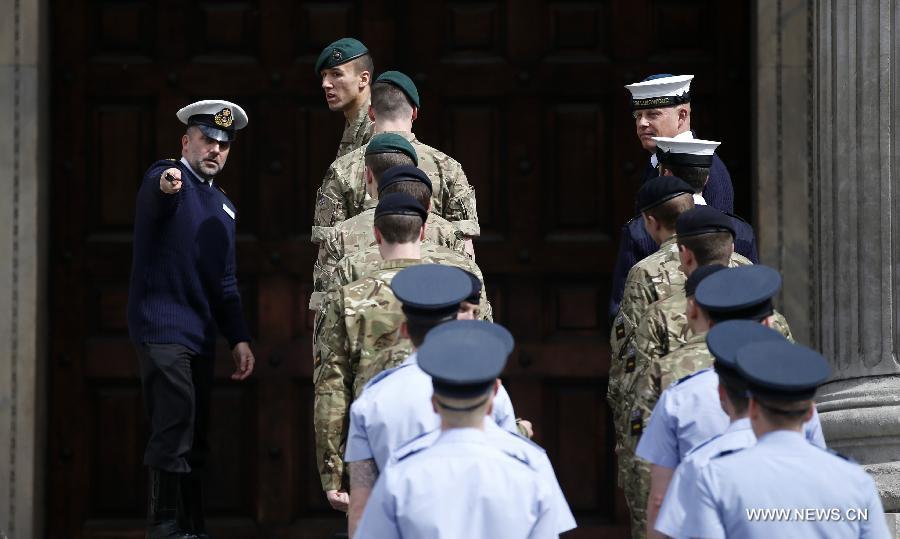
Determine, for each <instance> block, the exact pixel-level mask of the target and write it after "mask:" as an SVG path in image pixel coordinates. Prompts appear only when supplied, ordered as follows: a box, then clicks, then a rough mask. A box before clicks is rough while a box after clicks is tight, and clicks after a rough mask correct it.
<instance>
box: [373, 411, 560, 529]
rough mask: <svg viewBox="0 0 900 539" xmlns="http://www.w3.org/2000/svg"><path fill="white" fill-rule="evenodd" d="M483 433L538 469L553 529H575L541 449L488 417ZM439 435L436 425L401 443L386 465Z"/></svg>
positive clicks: (498, 445) (544, 453)
mask: <svg viewBox="0 0 900 539" xmlns="http://www.w3.org/2000/svg"><path fill="white" fill-rule="evenodd" d="M484 433H485V435H486V436H487V441H488V443H489V444H491V445H492V446H494V447H496V448H498V449H501V450H503V451H505V452H507V453H510V454H513V455H518V456H519V459H520V460H525V461H527V462H528V463H529V464H530V465H531V467H532V468H534V469H535V470H536V471H537V472H538V475H539V476H540V478H541V480H542V481H544V482H545V483H546V484H547V485H548V486H549V487H550V499H549V503H550V508H549V511H548V513H547V518H548V519H549V520H550V522H551V523H552V529H553V530H555V531H556V532H557V533H563V532H566V531H569V530H571V529H574V528H575V526H576V524H575V517H574V516H573V515H572V511H571V510H570V509H569V504H568V502H566V497H565V495H564V494H563V492H562V489H561V488H560V487H559V481H558V480H557V479H556V473H555V472H554V471H553V465H552V464H551V463H550V459H549V458H548V457H547V452H546V451H544V448H542V447H541V446H539V445H537V444H536V443H534V442H532V441H531V440H529V439H528V438H525V437H524V436H522V435H520V434H517V433H512V432H509V431H507V430H504V429H501V428H500V427H498V426H497V424H496V423H494V422H493V421H491V420H489V419H485V422H484ZM440 434H441V429H440V428H438V429H435V430H433V431H431V432H426V433H425V434H423V435H421V436H419V437H418V438H414V439H412V440H411V441H409V442H407V443H405V444H403V445H402V446H401V447H399V448H398V449H397V450H396V451H395V452H394V454H393V457H392V458H391V460H390V462H389V463H388V466H391V465H392V463H396V462H397V461H398V460H402V459H403V458H404V457H406V456H407V455H409V454H411V453H415V452H416V451H420V450H422V449H424V448H426V447H431V446H432V445H434V443H435V442H436V441H437V440H438V437H439V436H440Z"/></svg>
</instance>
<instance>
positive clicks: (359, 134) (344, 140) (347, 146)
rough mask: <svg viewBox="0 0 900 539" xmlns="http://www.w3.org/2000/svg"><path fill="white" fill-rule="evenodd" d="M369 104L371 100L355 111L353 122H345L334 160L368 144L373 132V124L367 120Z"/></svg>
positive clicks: (367, 100)
mask: <svg viewBox="0 0 900 539" xmlns="http://www.w3.org/2000/svg"><path fill="white" fill-rule="evenodd" d="M371 104H372V101H371V99H366V102H365V104H364V105H363V106H362V107H360V108H359V110H358V111H356V117H355V118H353V121H350V120H347V121H346V123H345V124H344V133H343V134H342V135H341V143H340V144H339V145H338V151H337V156H335V159H338V158H339V157H341V156H342V155H346V154H348V153H350V152H352V151H353V150H355V149H357V148H359V147H361V146H364V145H366V144H368V143H369V139H371V138H372V135H373V134H374V132H375V124H373V123H372V120H370V119H369V105H371Z"/></svg>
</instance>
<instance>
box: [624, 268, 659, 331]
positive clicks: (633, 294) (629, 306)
mask: <svg viewBox="0 0 900 539" xmlns="http://www.w3.org/2000/svg"><path fill="white" fill-rule="evenodd" d="M643 277H644V274H643V273H642V272H640V271H638V272H632V273H631V274H629V276H628V279H627V280H626V281H625V291H624V293H623V294H622V307H621V308H620V312H621V314H622V317H623V318H624V319H625V320H626V321H627V322H628V323H630V324H631V326H632V327H634V328H637V326H638V324H639V323H640V318H641V316H642V315H643V314H644V311H645V310H646V309H647V307H649V306H650V304H651V303H653V302H654V301H656V300H657V299H659V298H656V297H654V293H653V289H652V287H650V286H649V285H648V284H647V282H646V281H647V280H646V279H644V278H643Z"/></svg>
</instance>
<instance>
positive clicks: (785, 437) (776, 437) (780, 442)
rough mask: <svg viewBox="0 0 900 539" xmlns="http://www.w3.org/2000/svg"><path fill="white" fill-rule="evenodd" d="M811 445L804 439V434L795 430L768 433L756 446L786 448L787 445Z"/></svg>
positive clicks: (757, 441)
mask: <svg viewBox="0 0 900 539" xmlns="http://www.w3.org/2000/svg"><path fill="white" fill-rule="evenodd" d="M798 442H799V443H803V444H806V443H809V442H807V441H806V438H804V436H803V433H802V432H797V431H794V430H773V431H772V432H768V433H766V434H763V435H762V437H761V438H759V439H757V440H756V445H760V446H762V445H765V446H773V447H774V446H786V445H794V444H797V443H798Z"/></svg>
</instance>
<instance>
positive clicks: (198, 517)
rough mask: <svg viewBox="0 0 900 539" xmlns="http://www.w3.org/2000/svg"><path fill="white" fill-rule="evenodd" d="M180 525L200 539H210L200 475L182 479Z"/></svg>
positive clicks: (186, 476)
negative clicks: (204, 512) (207, 531)
mask: <svg viewBox="0 0 900 539" xmlns="http://www.w3.org/2000/svg"><path fill="white" fill-rule="evenodd" d="M178 524H179V525H180V526H181V527H182V528H183V529H185V530H187V531H189V532H191V533H193V534H195V535H196V536H197V537H198V539H209V534H207V533H206V520H205V517H204V514H203V481H202V480H201V479H200V474H199V473H197V472H191V473H189V474H184V475H183V476H182V477H181V499H180V501H179V504H178Z"/></svg>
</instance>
